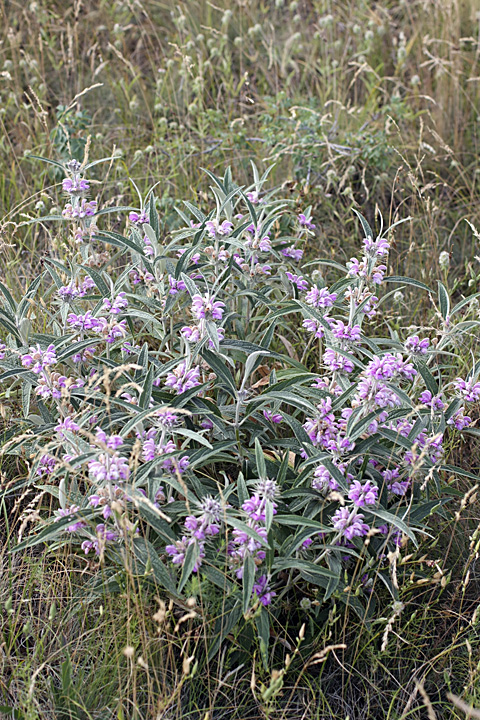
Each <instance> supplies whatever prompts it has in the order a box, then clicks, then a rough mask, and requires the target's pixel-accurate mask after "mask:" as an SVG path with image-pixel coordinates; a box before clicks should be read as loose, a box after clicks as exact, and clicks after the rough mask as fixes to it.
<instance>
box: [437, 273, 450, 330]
mask: <svg viewBox="0 0 480 720" xmlns="http://www.w3.org/2000/svg"><path fill="white" fill-rule="evenodd" d="M437 282H438V302H439V304H440V313H441V315H442V317H443V319H444V320H446V319H447V317H448V314H449V311H450V298H449V296H448V292H447V288H446V287H445V285H444V284H443V283H442V282H440V280H437Z"/></svg>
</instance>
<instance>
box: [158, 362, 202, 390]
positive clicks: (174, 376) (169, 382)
mask: <svg viewBox="0 0 480 720" xmlns="http://www.w3.org/2000/svg"><path fill="white" fill-rule="evenodd" d="M165 385H166V387H169V388H172V390H175V392H176V393H177V394H178V395H181V394H182V393H184V392H185V391H186V390H190V389H191V388H194V387H196V386H197V385H200V368H199V367H198V366H195V367H193V368H190V369H187V363H186V362H185V361H184V362H182V363H180V365H178V366H177V367H176V368H175V370H172V371H171V372H169V373H168V375H167V379H166V380H165Z"/></svg>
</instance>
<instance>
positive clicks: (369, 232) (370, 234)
mask: <svg viewBox="0 0 480 720" xmlns="http://www.w3.org/2000/svg"><path fill="white" fill-rule="evenodd" d="M352 210H353V212H354V213H355V215H356V216H357V217H358V219H359V220H360V222H361V223H362V228H363V232H364V233H365V237H366V238H367V237H371V238H372V239H373V231H372V228H371V227H370V225H369V224H368V222H367V221H366V220H365V218H364V217H363V215H361V214H360V213H359V212H358V210H355V208H352Z"/></svg>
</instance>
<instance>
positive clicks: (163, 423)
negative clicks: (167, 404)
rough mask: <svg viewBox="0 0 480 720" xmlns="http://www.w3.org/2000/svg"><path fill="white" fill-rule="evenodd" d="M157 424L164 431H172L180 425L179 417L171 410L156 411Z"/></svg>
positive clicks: (161, 409)
mask: <svg viewBox="0 0 480 720" xmlns="http://www.w3.org/2000/svg"><path fill="white" fill-rule="evenodd" d="M155 418H156V422H157V424H158V425H159V426H160V427H161V428H162V430H171V429H172V428H174V427H175V426H176V425H178V423H179V418H178V415H175V413H174V412H172V411H171V410H170V409H169V408H160V409H159V410H156V411H155Z"/></svg>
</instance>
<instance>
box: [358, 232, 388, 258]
mask: <svg viewBox="0 0 480 720" xmlns="http://www.w3.org/2000/svg"><path fill="white" fill-rule="evenodd" d="M363 244H364V247H365V252H366V254H367V255H368V256H369V257H372V258H374V257H383V256H384V255H388V251H389V250H390V243H389V242H388V240H385V238H381V237H378V238H377V239H376V240H374V239H373V238H372V237H371V236H368V237H366V238H364V240H363Z"/></svg>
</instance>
